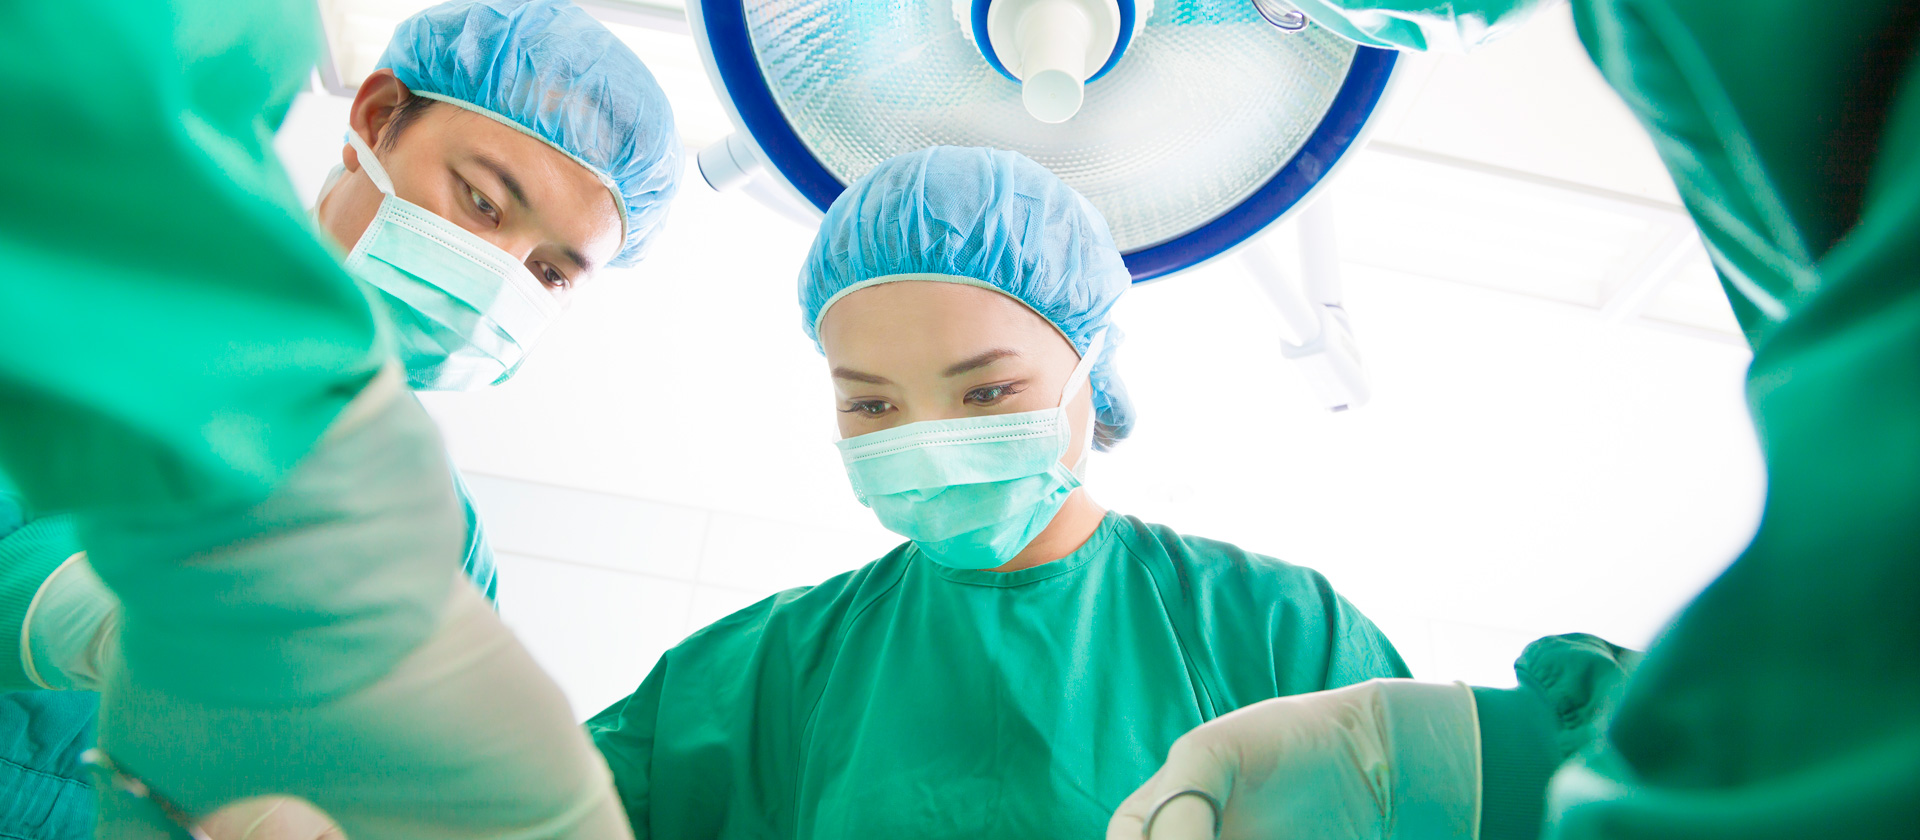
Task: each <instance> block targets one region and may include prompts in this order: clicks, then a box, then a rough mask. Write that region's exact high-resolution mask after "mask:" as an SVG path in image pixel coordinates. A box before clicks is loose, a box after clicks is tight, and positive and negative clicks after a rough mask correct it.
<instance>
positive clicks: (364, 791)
mask: <svg viewBox="0 0 1920 840" xmlns="http://www.w3.org/2000/svg"><path fill="white" fill-rule="evenodd" d="M390 373H391V374H392V375H391V376H389V375H387V374H383V375H382V380H383V381H384V383H385V384H384V385H382V384H381V382H376V383H375V384H374V385H370V386H369V387H368V391H367V392H365V393H363V394H362V395H361V397H360V398H359V399H356V401H355V403H354V404H353V405H352V406H349V408H348V410H347V411H345V412H343V413H342V414H341V417H340V419H339V420H337V421H336V423H335V426H334V428H333V429H332V430H330V431H329V432H328V434H327V436H326V437H324V438H323V439H322V440H321V442H320V444H319V445H317V446H316V447H315V449H314V451H313V452H312V453H311V454H309V456H308V457H307V458H306V459H305V460H304V461H302V462H301V464H300V466H299V467H298V468H296V469H295V470H294V472H293V473H291V474H290V475H289V476H288V477H287V479H286V480H285V481H284V482H283V483H282V484H281V485H279V486H278V487H276V489H275V491H274V493H273V495H272V496H271V497H270V498H269V499H268V500H267V501H266V502H265V503H263V504H262V505H261V506H260V507H259V508H258V509H257V510H256V511H255V512H253V513H248V514H245V515H243V516H240V517H239V518H238V519H237V520H236V521H235V522H234V525H235V527H236V528H238V529H239V532H240V537H238V538H234V539H229V540H226V541H224V542H220V543H216V544H214V545H213V547H212V548H209V549H207V550H204V551H200V552H199V553H197V554H195V555H193V556H192V557H191V558H189V559H187V560H185V561H177V562H176V561H167V560H150V561H147V562H146V563H145V564H144V565H142V564H141V563H139V562H136V561H137V559H138V558H136V557H133V556H131V555H129V556H128V557H126V558H124V559H125V561H126V562H125V568H123V569H121V570H120V573H121V574H120V577H119V579H116V576H115V575H114V574H109V573H108V571H107V567H106V566H105V565H104V564H100V561H101V560H102V559H103V558H104V557H105V553H104V549H103V548H101V547H100V546H97V545H94V544H91V543H90V544H89V546H88V547H89V549H90V556H91V557H92V558H93V560H94V561H95V562H96V564H100V570H101V576H102V577H103V578H104V579H105V580H106V582H107V583H108V584H110V585H113V586H114V587H115V591H116V593H117V594H118V595H119V596H120V600H121V602H122V606H121V614H122V615H123V616H124V618H125V620H124V622H123V623H122V624H121V629H120V632H119V634H118V635H119V642H118V644H117V645H113V646H111V647H110V649H109V650H108V651H107V654H106V655H107V656H108V657H109V658H108V660H107V662H106V668H105V683H104V685H103V686H102V688H101V698H100V725H99V749H100V751H101V752H103V753H104V754H105V756H106V758H107V759H110V760H111V762H112V764H113V765H114V766H115V767H117V769H118V770H119V771H120V772H121V773H124V774H126V775H129V776H132V777H136V778H137V779H138V780H139V781H140V783H141V784H135V785H128V787H132V788H134V789H136V790H140V789H143V788H144V790H145V791H147V792H148V794H149V796H150V797H155V796H158V797H163V798H164V799H166V800H168V801H171V802H172V803H173V805H174V806H175V807H174V808H173V809H172V810H173V812H174V815H173V816H165V815H164V814H163V811H164V809H161V808H159V807H157V806H156V805H155V801H156V800H155V799H153V798H150V799H148V800H145V801H143V800H140V799H135V798H133V797H131V796H129V795H127V794H124V793H120V792H118V791H114V790H111V789H109V790H106V791H104V792H103V794H102V795H101V797H100V821H99V830H98V834H99V836H101V837H112V838H116V840H121V838H143V837H164V836H176V837H177V836H178V832H177V831H176V830H174V829H172V828H170V824H172V823H176V822H177V823H183V824H194V823H200V822H204V821H205V820H207V819H208V818H209V817H211V816H212V815H214V813H215V812H217V811H219V810H220V809H222V808H224V807H227V806H230V805H232V804H233V803H235V802H238V801H240V800H245V799H251V798H254V797H261V796H296V797H300V798H302V799H304V800H306V801H308V802H311V803H313V805H314V806H315V807H317V808H319V809H320V810H321V811H322V812H324V813H325V814H326V815H328V816H329V817H331V818H332V819H334V820H336V821H337V822H338V823H339V827H340V829H341V830H342V831H343V832H344V833H345V834H346V835H347V836H349V837H351V838H353V840H386V839H387V838H391V839H392V840H443V839H444V840H453V838H459V839H460V840H535V839H536V838H538V840H548V839H549V838H552V840H628V839H629V838H631V837H632V832H631V828H630V827H629V826H628V824H627V820H626V817H625V815H624V814H623V813H622V811H621V807H620V804H619V801H618V799H617V798H616V796H615V794H614V789H613V784H612V778H611V774H610V773H609V772H608V771H607V765H606V762H605V760H604V759H602V758H601V756H600V753H599V751H598V750H596V749H595V748H594V746H593V744H592V742H591V741H590V740H589V739H588V737H587V734H586V732H585V731H584V730H582V729H581V728H580V727H579V726H578V725H577V724H576V723H575V722H574V718H573V713H572V710H571V709H570V708H569V706H568V704H567V700H566V697H565V696H564V695H562V694H561V692H560V689H559V687H558V686H556V685H554V683H553V681H552V679H550V678H549V677H548V676H547V675H546V674H545V673H544V672H543V671H541V669H540V667H539V665H538V664H536V663H535V662H534V660H533V657H532V656H530V655H529V654H528V653H527V651H526V648H525V647H523V646H522V645H521V644H520V643H519V641H518V640H516V639H515V638H514V636H513V634H512V633H511V632H510V631H508V629H507V628H506V626H505V625H504V624H502V623H501V621H500V617H499V615H498V614H496V613H495V612H494V611H493V608H492V606H491V605H489V604H488V603H487V600H486V598H484V597H483V596H481V595H480V593H479V592H478V591H476V590H475V589H474V588H473V586H471V585H470V584H468V583H467V582H466V581H465V580H464V576H463V575H462V573H461V572H460V570H459V552H460V549H461V547H462V545H463V544H464V540H463V539H461V537H462V532H461V529H462V528H463V525H464V520H463V518H462V516H461V514H460V510H459V507H458V505H457V503H456V501H455V498H454V493H453V488H452V485H451V478H450V475H451V473H450V472H449V470H448V468H447V464H446V462H445V460H444V458H443V456H442V453H443V451H444V450H443V448H442V447H441V445H440V441H439V440H438V437H437V435H436V434H435V432H434V428H433V425H432V421H431V420H430V419H428V418H427V416H426V414H425V412H424V410H423V409H422V408H421V407H420V404H419V402H418V401H416V400H415V399H414V398H413V397H412V395H411V394H408V393H407V392H406V391H405V390H404V389H403V388H401V387H399V378H398V375H397V371H390ZM376 389H377V390H376ZM222 522H224V520H222ZM347 572H351V573H350V574H349V573H347ZM428 575H431V578H430V579H428V578H427V577H426V576H428ZM422 580H429V581H430V582H431V583H432V584H433V585H432V586H431V587H423V586H420V585H418V584H419V583H420V582H421V581H422ZM396 585H402V586H406V587H410V588H408V589H407V590H406V592H404V593H401V594H404V595H405V596H406V597H404V598H400V597H386V596H391V595H393V593H391V592H386V591H368V590H389V589H392V588H393V587H394V586H396ZM123 586H125V587H129V588H132V589H133V590H134V591H122V587H123ZM143 586H144V587H147V588H146V589H145V590H144V591H143V590H140V587H143ZM192 586H199V587H201V588H199V589H193V588H190V587H192ZM160 594H165V595H167V596H170V597H171V598H172V599H173V600H172V601H168V600H166V599H165V598H161V597H158V595H160ZM135 595H138V596H139V597H140V598H141V599H142V600H141V601H140V603H141V604H143V605H144V609H145V610H146V618H145V619H144V620H141V616H140V615H139V614H137V613H136V611H135V606H136V601H135V597H134V596H135ZM370 605H371V606H370ZM376 607H377V608H376ZM393 611H403V613H404V614H403V617H404V618H406V621H404V622H393V621H386V620H384V618H385V617H386V616H388V615H389V614H390V613H392V612H393ZM415 616H418V617H421V618H423V619H424V621H422V622H421V623H420V624H419V625H418V627H417V630H418V635H417V636H415V635H414V630H415V625H414V624H413V618H414V617H415ZM397 631H404V633H403V634H402V635H398V636H397V635H396V632H397ZM146 632H157V633H160V634H162V635H163V636H165V637H166V638H165V642H166V644H164V645H156V644H155V643H154V642H153V641H152V640H151V639H148V638H142V637H141V636H140V635H139V634H141V633H146ZM74 635H84V633H81V634H74ZM30 637H31V634H30ZM396 638H398V639H400V641H399V642H397V643H396V641H395V639H396ZM194 639H205V640H207V645H206V647H204V648H203V649H202V650H201V651H200V652H199V653H198V656H197V657H195V656H190V655H188V651H187V649H186V648H187V646H186V645H185V644H184V642H188V641H191V640H194ZM29 646H31V643H29ZM396 650H397V652H398V655H397V656H394V657H393V658H391V659H388V658H386V657H385V656H384V655H381V654H384V653H385V652H387V651H396ZM141 651H144V655H143V656H142V658H140V659H138V661H133V660H135V658H136V655H139V654H140V652H141ZM276 657H278V658H277V659H276ZM130 661H131V664H132V665H133V666H134V667H131V668H130V667H129V664H130ZM343 674H344V675H345V677H342V675H343ZM363 675H364V678H363ZM217 680H224V681H227V682H230V683H233V684H230V685H224V684H223V685H208V684H207V683H208V682H209V681H217ZM202 833H203V834H204V832H202Z"/></svg>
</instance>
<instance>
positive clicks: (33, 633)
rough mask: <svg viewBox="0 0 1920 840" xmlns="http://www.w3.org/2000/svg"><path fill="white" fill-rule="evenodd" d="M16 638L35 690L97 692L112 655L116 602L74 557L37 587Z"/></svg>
mask: <svg viewBox="0 0 1920 840" xmlns="http://www.w3.org/2000/svg"><path fill="white" fill-rule="evenodd" d="M20 635H21V638H23V639H24V640H25V641H26V644H24V645H22V646H21V665H22V666H23V667H24V669H25V670H26V672H27V677H28V678H29V679H31V680H33V681H34V682H35V683H37V684H38V685H39V686H40V687H41V688H52V689H61V690H68V691H99V690H100V686H101V683H102V676H103V675H104V674H105V672H106V663H107V661H108V660H109V659H111V658H112V657H113V656H114V655H115V654H117V653H118V646H119V641H120V599H119V598H118V597H115V596H114V594H113V591H112V590H110V589H108V588H107V585H106V584H104V583H101V582H100V576H99V575H97V574H94V572H93V567H92V566H90V565H88V563H87V554H86V552H84V551H83V552H80V553H79V554H75V555H73V556H72V557H69V558H67V561H66V562H65V563H62V564H60V568H58V569H55V570H54V571H53V574H52V575H50V576H48V577H47V580H46V582H45V583H42V584H40V591H39V592H37V593H35V594H34V596H33V603H32V604H31V605H30V606H29V607H28V608H27V616H26V620H25V621H23V622H21V627H20Z"/></svg>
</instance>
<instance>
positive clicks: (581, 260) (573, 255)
mask: <svg viewBox="0 0 1920 840" xmlns="http://www.w3.org/2000/svg"><path fill="white" fill-rule="evenodd" d="M560 256H563V257H566V258H567V259H568V260H569V261H571V262H572V263H573V264H574V265H577V266H579V267H580V270H581V271H583V272H586V273H588V274H591V273H593V269H594V265H593V260H590V259H587V255H586V254H582V253H580V249H578V248H575V247H573V246H571V245H566V246H562V247H561V248H560Z"/></svg>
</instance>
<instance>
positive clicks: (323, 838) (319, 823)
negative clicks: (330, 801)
mask: <svg viewBox="0 0 1920 840" xmlns="http://www.w3.org/2000/svg"><path fill="white" fill-rule="evenodd" d="M200 828H201V830H203V831H205V832H206V834H207V837H208V838H210V840H346V837H347V835H346V834H344V833H342V832H341V831H340V826H338V825H336V824H335V823H334V821H333V820H332V819H330V818H329V817H328V816H327V815H326V814H323V813H321V812H320V809H318V808H315V807H313V803H311V802H307V801H306V800H303V799H296V798H294V797H291V796H263V797H260V798H258V799H248V800H244V801H241V802H235V803H234V804H232V805H229V806H227V807H225V808H221V809H220V810H219V811H218V812H217V813H215V814H214V815H213V816H211V817H208V818H207V821H206V822H204V823H201V824H200Z"/></svg>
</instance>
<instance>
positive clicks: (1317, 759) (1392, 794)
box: [1107, 680, 1480, 840]
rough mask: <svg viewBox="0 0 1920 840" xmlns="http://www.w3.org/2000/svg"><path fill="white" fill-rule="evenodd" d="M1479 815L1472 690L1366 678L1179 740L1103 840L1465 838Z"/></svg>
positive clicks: (1219, 721) (1263, 706)
mask: <svg viewBox="0 0 1920 840" xmlns="http://www.w3.org/2000/svg"><path fill="white" fill-rule="evenodd" d="M1216 811H1217V812H1218V813H1216ZM1479 815H1480V732H1479V721H1478V718H1477V717H1476V716H1475V712H1474V705H1473V692H1472V691H1471V690H1470V689H1468V688H1467V687H1466V686H1465V685H1462V684H1452V685H1447V684H1438V683H1423V682H1416V681H1414V680H1370V681H1368V682H1364V683H1360V684H1359V685H1353V686H1348V687H1346V688H1341V689H1335V690H1332V691H1321V692H1316V693H1313V694H1300V695H1295V696H1292V697H1280V698H1276V699H1273V700H1266V701H1263V702H1260V703H1256V704H1254V705H1252V706H1248V707H1246V708H1244V709H1240V710H1238V711H1235V712H1233V713H1231V714H1227V715H1222V716H1221V717H1219V718H1216V719H1215V720H1213V721H1210V722H1208V723H1206V724H1203V725H1201V726H1199V727H1197V728H1195V729H1194V730H1193V731H1191V732H1188V733H1187V734H1186V735H1183V736H1181V737H1180V740H1178V741H1175V742H1174V744H1173V748H1172V750H1171V751H1169V753H1168V755H1167V763H1166V765H1165V766H1163V767H1161V768H1160V771H1159V772H1157V773H1155V774H1154V775H1153V777H1152V778H1150V779H1148V780H1147V783H1146V784H1145V785H1143V786H1141V788H1140V789H1139V790H1137V791H1134V793H1133V795H1132V796H1129V797H1127V799H1126V801H1125V802H1122V803H1121V804H1120V808H1119V809H1118V810H1117V811H1115V812H1114V815H1113V820H1112V821H1111V822H1110V823H1109V824H1108V827H1107V840H1208V838H1213V837H1220V838H1224V840H1242V838H1245V840H1254V838H1258V840H1279V838H1286V840H1306V839H1307V838H1316V839H1317V838H1340V840H1354V839H1355V838H1407V840H1412V838H1422V839H1423V840H1424V839H1425V838H1452V837H1458V838H1469V840H1470V838H1473V837H1475V836H1477V835H1478V833H1479ZM1216 816H1217V817H1219V824H1218V825H1217V826H1216V823H1215V819H1216ZM1149 828H1150V829H1151V833H1150V834H1149V833H1147V830H1148V829H1149Z"/></svg>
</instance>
